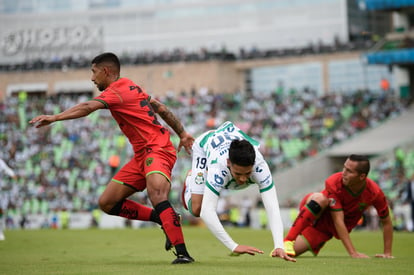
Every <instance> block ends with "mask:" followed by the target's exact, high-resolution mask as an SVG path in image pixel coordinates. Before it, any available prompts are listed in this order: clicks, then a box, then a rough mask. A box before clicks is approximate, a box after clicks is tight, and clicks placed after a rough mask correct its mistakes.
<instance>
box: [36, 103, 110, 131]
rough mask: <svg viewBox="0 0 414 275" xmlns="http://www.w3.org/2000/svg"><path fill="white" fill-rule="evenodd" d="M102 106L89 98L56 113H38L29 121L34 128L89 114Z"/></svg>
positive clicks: (102, 105) (102, 106)
mask: <svg viewBox="0 0 414 275" xmlns="http://www.w3.org/2000/svg"><path fill="white" fill-rule="evenodd" d="M102 108H104V104H103V103H101V102H99V101H96V100H90V101H87V102H83V103H79V104H77V105H75V106H73V107H71V108H69V109H67V110H65V111H63V112H61V113H59V114H56V115H40V116H37V117H35V118H33V119H32V120H30V121H29V123H31V124H34V125H35V126H36V128H40V127H43V126H46V125H49V124H51V123H53V122H55V121H60V120H68V119H75V118H80V117H84V116H87V115H89V114H90V113H92V112H94V111H96V110H97V109H102Z"/></svg>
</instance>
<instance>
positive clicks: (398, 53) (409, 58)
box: [365, 48, 414, 65]
mask: <svg viewBox="0 0 414 275" xmlns="http://www.w3.org/2000/svg"><path fill="white" fill-rule="evenodd" d="M365 58H366V60H367V63H368V64H385V65H392V64H399V65H404V64H414V48H411V49H397V50H392V51H379V52H373V53H368V54H365Z"/></svg>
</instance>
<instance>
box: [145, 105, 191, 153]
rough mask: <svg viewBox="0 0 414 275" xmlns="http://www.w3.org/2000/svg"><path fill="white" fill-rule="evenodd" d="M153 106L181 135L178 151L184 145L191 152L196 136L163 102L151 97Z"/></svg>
mask: <svg viewBox="0 0 414 275" xmlns="http://www.w3.org/2000/svg"><path fill="white" fill-rule="evenodd" d="M150 103H151V106H152V108H153V109H154V111H155V112H156V113H158V114H159V115H160V116H161V118H162V119H163V120H164V121H165V122H166V123H167V124H168V125H169V126H170V127H171V128H172V129H173V130H174V132H175V133H176V134H177V135H178V136H179V137H180V144H179V145H178V151H180V150H181V148H182V147H184V149H185V150H186V152H187V153H188V154H191V147H192V146H193V143H194V137H192V136H191V135H190V134H189V133H187V132H186V131H185V130H184V126H183V125H182V123H181V122H180V121H179V120H178V118H177V117H176V116H175V115H174V114H173V113H172V112H171V111H170V110H169V109H168V108H167V106H165V105H164V104H162V103H161V102H159V101H158V100H156V99H153V98H151V101H150Z"/></svg>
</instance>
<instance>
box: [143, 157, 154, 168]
mask: <svg viewBox="0 0 414 275" xmlns="http://www.w3.org/2000/svg"><path fill="white" fill-rule="evenodd" d="M153 161H154V158H147V159H146V160H145V165H146V166H150V165H151V164H152V162H153Z"/></svg>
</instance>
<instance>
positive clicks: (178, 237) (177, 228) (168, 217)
mask: <svg viewBox="0 0 414 275" xmlns="http://www.w3.org/2000/svg"><path fill="white" fill-rule="evenodd" d="M155 211H156V212H157V213H158V215H159V217H160V219H161V222H162V228H163V229H164V231H165V234H167V236H168V238H169V239H170V241H171V243H172V244H173V245H174V246H176V245H177V244H183V243H184V235H183V231H182V229H181V224H180V218H179V217H178V215H177V213H175V211H174V209H173V208H172V207H171V204H170V203H169V202H168V201H163V202H161V203H159V204H158V205H156V206H155Z"/></svg>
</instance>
